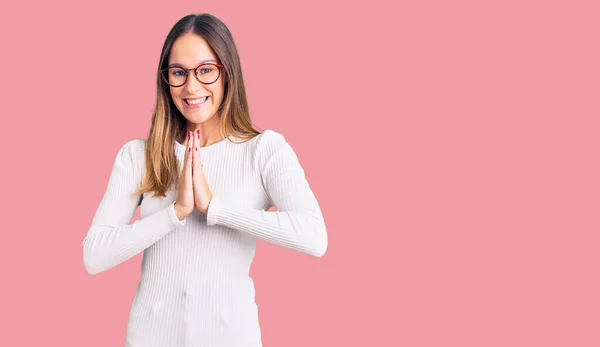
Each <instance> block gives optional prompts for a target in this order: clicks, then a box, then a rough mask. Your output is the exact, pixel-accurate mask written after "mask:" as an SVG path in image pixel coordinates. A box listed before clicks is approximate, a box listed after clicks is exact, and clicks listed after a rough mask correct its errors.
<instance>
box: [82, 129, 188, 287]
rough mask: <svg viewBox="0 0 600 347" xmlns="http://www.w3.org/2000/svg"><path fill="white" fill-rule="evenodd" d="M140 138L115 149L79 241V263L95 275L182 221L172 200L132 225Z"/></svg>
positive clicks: (140, 147)
mask: <svg viewBox="0 0 600 347" xmlns="http://www.w3.org/2000/svg"><path fill="white" fill-rule="evenodd" d="M143 146H144V144H143V142H142V140H137V139H136V140H131V141H129V142H127V143H125V144H124V145H123V147H121V149H120V150H119V152H118V154H117V156H116V158H115V161H114V164H113V167H112V171H111V173H110V178H109V181H108V187H107V188H106V192H105V193H104V196H103V197H102V200H101V202H100V205H99V206H98V209H97V210H96V214H95V215H94V218H93V220H92V225H91V227H90V228H89V230H88V233H87V236H86V237H85V239H84V240H83V264H84V266H85V269H86V271H87V272H88V273H89V274H91V275H95V274H98V273H100V272H103V271H106V270H108V269H110V268H112V267H114V266H116V265H118V264H121V263H122V262H124V261H125V260H127V259H130V258H132V257H133V256H135V255H137V254H138V253H140V252H141V251H143V250H144V249H146V248H148V247H149V246H150V245H152V244H153V243H155V242H156V241H158V240H160V238H162V237H163V236H164V235H166V234H167V233H169V232H170V231H171V230H173V229H175V228H177V227H178V226H183V225H185V222H186V220H185V219H183V220H181V221H180V220H179V219H178V218H177V216H176V215H175V210H174V203H171V204H170V205H169V206H167V207H166V208H164V209H162V210H159V211H157V212H156V213H153V214H152V215H149V216H147V217H145V218H143V219H140V220H136V221H135V222H133V223H132V224H129V223H130V222H131V218H132V217H133V214H134V212H135V210H136V209H137V206H138V204H139V202H140V197H139V196H132V193H133V192H135V191H136V190H137V188H138V186H139V183H140V177H141V172H142V162H143V161H142V160H140V159H141V158H143V155H144V147H143Z"/></svg>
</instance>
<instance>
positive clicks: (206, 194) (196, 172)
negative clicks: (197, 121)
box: [192, 130, 213, 214]
mask: <svg viewBox="0 0 600 347" xmlns="http://www.w3.org/2000/svg"><path fill="white" fill-rule="evenodd" d="M193 138H194V141H193V142H194V150H193V151H192V152H193V155H192V162H193V163H192V185H193V187H194V189H193V190H194V205H195V206H196V208H197V209H198V210H199V211H200V212H202V213H204V214H206V213H208V205H209V204H210V200H211V199H212V197H213V193H212V192H211V191H210V188H209V187H208V182H207V181H206V176H204V168H203V167H202V162H201V161H200V130H196V131H195V133H194V136H193Z"/></svg>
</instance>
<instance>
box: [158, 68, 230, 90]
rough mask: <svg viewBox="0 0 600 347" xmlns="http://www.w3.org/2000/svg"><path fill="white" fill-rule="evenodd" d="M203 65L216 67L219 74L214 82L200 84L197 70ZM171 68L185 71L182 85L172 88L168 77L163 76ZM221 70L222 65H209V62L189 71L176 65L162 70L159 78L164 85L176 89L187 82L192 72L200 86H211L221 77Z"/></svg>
mask: <svg viewBox="0 0 600 347" xmlns="http://www.w3.org/2000/svg"><path fill="white" fill-rule="evenodd" d="M205 65H212V66H216V67H217V69H218V72H219V73H218V75H217V78H215V80H214V81H212V82H209V83H206V82H202V81H200V78H199V77H198V69H199V68H200V67H201V66H205ZM171 68H178V69H181V70H184V71H185V80H184V81H183V83H182V84H180V85H178V86H174V85H172V84H171V83H169V77H168V76H165V74H166V73H167V72H168V71H169V69H171ZM222 68H223V65H222V64H217V63H211V62H209V63H202V64H200V65H198V66H196V67H194V68H191V69H186V68H184V67H183V66H177V65H176V66H169V67H166V68H164V69H162V70H160V75H161V77H162V79H163V81H165V83H166V84H167V85H169V86H171V87H173V88H178V87H181V86H184V85H185V84H186V83H187V80H188V76H189V74H190V71H194V76H196V79H197V80H198V82H200V83H202V84H213V83H215V82H216V81H217V80H219V77H221V69H222Z"/></svg>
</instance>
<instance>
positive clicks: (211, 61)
mask: <svg viewBox="0 0 600 347" xmlns="http://www.w3.org/2000/svg"><path fill="white" fill-rule="evenodd" d="M206 63H218V62H217V61H216V60H213V59H209V60H202V61H200V63H199V64H198V65H197V66H200V65H202V64H206ZM174 66H179V67H183V68H185V66H184V65H183V64H179V63H173V64H170V65H169V67H174Z"/></svg>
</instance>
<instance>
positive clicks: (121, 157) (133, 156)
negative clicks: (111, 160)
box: [115, 139, 146, 163]
mask: <svg viewBox="0 0 600 347" xmlns="http://www.w3.org/2000/svg"><path fill="white" fill-rule="evenodd" d="M145 149H146V140H142V139H132V140H128V141H127V142H125V143H124V144H122V145H121V147H120V148H119V150H118V152H117V155H116V158H115V160H117V161H120V162H123V163H135V162H139V161H140V160H143V159H144V151H145Z"/></svg>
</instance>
